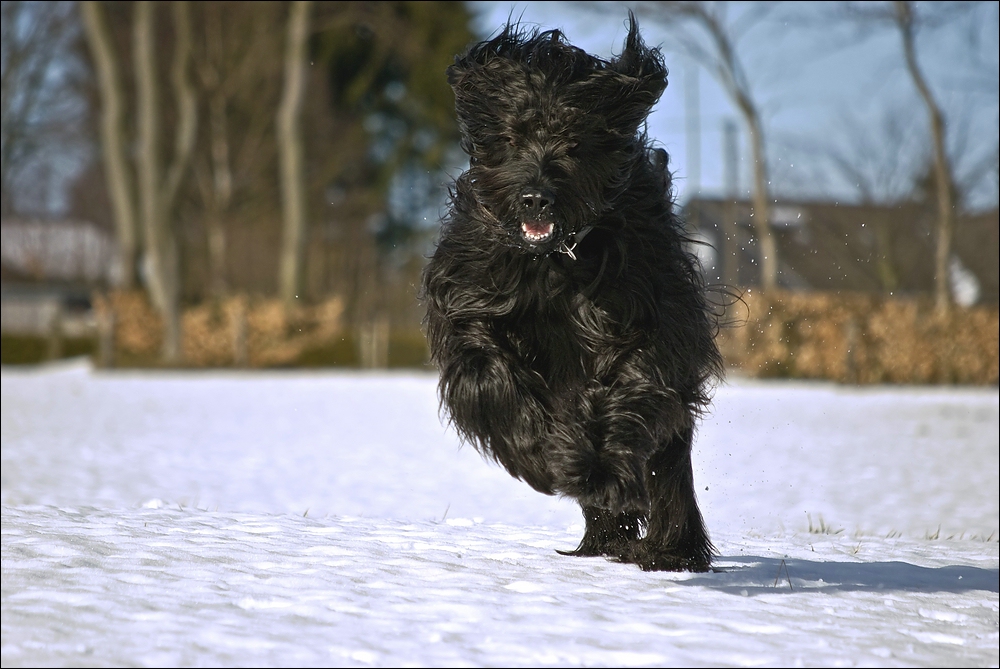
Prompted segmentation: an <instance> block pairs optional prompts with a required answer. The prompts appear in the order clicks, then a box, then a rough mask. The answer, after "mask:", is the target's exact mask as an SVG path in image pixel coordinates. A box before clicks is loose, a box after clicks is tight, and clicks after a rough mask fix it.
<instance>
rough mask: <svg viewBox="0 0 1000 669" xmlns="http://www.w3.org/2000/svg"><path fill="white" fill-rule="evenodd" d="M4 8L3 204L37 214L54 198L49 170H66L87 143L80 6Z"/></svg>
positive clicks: (0, 72) (0, 49) (0, 73)
mask: <svg viewBox="0 0 1000 669" xmlns="http://www.w3.org/2000/svg"><path fill="white" fill-rule="evenodd" d="M0 11H2V22H0V23H2V35H0V193H2V202H0V211H2V212H3V213H4V214H5V215H6V214H8V213H11V212H13V211H14V210H22V209H25V208H28V209H32V210H33V211H31V212H30V213H34V214H37V213H41V212H42V211H45V210H47V209H48V207H49V205H50V202H49V200H48V196H49V194H50V192H49V188H48V186H50V185H51V184H49V183H48V179H46V177H49V178H52V177H53V176H54V177H58V176H59V173H60V171H61V170H60V169H59V168H54V166H55V165H56V164H61V165H66V164H67V160H66V159H67V158H68V157H75V155H76V154H78V153H82V152H81V151H80V150H81V149H84V145H86V144H88V142H86V141H85V139H84V135H83V134H81V133H80V129H81V128H82V126H83V122H82V119H83V118H84V116H85V114H86V111H87V105H86V100H85V98H84V96H82V95H80V94H79V86H78V84H79V81H78V76H79V75H80V74H81V73H82V72H84V70H82V69H81V68H80V67H79V63H78V61H77V60H76V59H75V58H74V57H73V55H72V49H73V45H74V43H75V40H76V37H77V36H78V35H79V32H78V28H77V26H78V23H77V21H76V20H75V19H76V8H75V7H74V5H73V4H72V3H67V2H47V3H45V2H17V1H14V2H7V1H5V2H4V3H3V6H2V10H0ZM86 148H89V146H88V147H86ZM54 156H58V159H57V160H53V159H52V158H53V157H54ZM21 213H24V212H23V211H22V212H21Z"/></svg>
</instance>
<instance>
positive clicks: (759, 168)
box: [739, 99, 778, 290]
mask: <svg viewBox="0 0 1000 669" xmlns="http://www.w3.org/2000/svg"><path fill="white" fill-rule="evenodd" d="M739 107H740V110H741V111H742V112H743V117H744V119H745V120H746V122H747V130H748V131H749V133H750V150H751V154H752V157H753V213H752V216H753V219H752V220H753V227H754V230H755V231H756V233H757V234H756V236H757V248H758V250H759V251H760V285H761V288H762V289H763V290H773V289H774V288H777V286H778V248H777V244H776V243H775V241H774V235H773V234H772V230H771V203H770V194H769V190H768V183H767V157H766V156H765V155H764V137H763V133H764V131H763V128H762V127H761V123H760V117H759V116H758V115H757V110H756V109H755V108H754V107H753V105H752V104H751V103H750V101H749V100H746V99H744V100H742V101H741V103H740V105H739Z"/></svg>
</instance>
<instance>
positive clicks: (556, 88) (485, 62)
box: [448, 17, 667, 254]
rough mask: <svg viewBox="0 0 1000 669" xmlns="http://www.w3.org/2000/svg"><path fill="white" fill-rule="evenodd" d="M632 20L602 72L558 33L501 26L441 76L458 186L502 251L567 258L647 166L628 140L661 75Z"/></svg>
mask: <svg viewBox="0 0 1000 669" xmlns="http://www.w3.org/2000/svg"><path fill="white" fill-rule="evenodd" d="M630 18H631V23H630V29H629V34H628V37H627V38H626V40H625V45H624V48H623V50H622V53H621V55H620V56H618V57H616V58H613V59H611V60H610V61H606V60H602V59H600V58H597V57H594V56H591V55H588V54H587V53H585V52H584V51H582V50H580V49H578V48H576V47H574V46H571V45H570V44H567V43H566V42H565V40H564V38H563V36H562V35H561V33H559V32H558V31H549V32H543V33H537V32H535V33H524V32H522V31H521V30H520V29H519V28H518V26H512V25H507V26H506V28H505V29H504V31H503V32H502V33H501V34H500V35H498V36H497V37H496V38H494V39H492V40H489V41H487V42H482V43H480V44H477V45H475V46H473V47H472V48H471V49H470V50H469V52H468V53H467V54H466V55H465V56H462V57H459V58H457V59H456V61H455V64H454V65H453V66H451V67H449V68H448V81H449V83H451V86H452V88H453V90H454V91H455V108H456V111H457V115H458V121H459V126H460V129H461V132H462V147H463V148H464V149H465V151H466V152H467V153H468V154H469V156H470V170H469V173H468V174H467V177H468V182H469V183H470V184H471V186H472V188H473V190H474V192H475V196H476V198H477V199H478V200H479V204H480V205H481V206H482V207H483V208H484V209H486V210H487V211H488V212H489V214H490V216H491V217H492V218H494V219H496V221H497V223H498V225H499V226H501V227H502V228H503V234H504V235H505V237H506V239H505V240H504V241H505V242H506V243H508V244H511V245H514V246H518V247H520V248H522V249H525V250H526V251H529V252H532V253H537V254H542V253H548V252H551V251H553V250H558V249H560V248H565V246H564V244H566V243H567V241H568V240H569V239H570V238H571V237H572V236H573V235H574V234H576V233H577V232H579V231H581V230H583V229H584V228H586V227H587V226H588V225H592V224H593V223H594V221H595V220H596V219H597V217H598V216H599V215H600V214H601V213H602V212H604V211H606V210H608V209H609V208H611V207H613V206H614V203H615V200H616V198H617V197H618V196H619V195H620V194H621V193H622V192H623V190H624V188H625V187H626V185H627V184H628V182H629V179H630V172H629V170H630V166H631V165H633V164H634V163H635V161H636V160H638V159H640V158H641V159H645V158H644V157H642V156H639V153H641V152H642V151H643V148H642V147H643V143H642V142H641V141H639V140H638V138H637V135H638V133H639V132H640V131H641V129H642V128H643V126H644V122H645V119H646V116H647V115H648V114H649V111H650V109H651V108H652V106H653V105H654V104H655V103H656V101H657V100H658V99H659V97H660V94H661V93H662V92H663V90H664V88H666V85H667V81H666V75H667V71H666V68H665V67H664V66H663V61H662V59H661V57H660V53H659V51H658V50H655V49H648V48H647V47H646V46H645V45H644V44H643V42H642V40H641V38H640V37H639V32H638V26H637V25H636V22H635V19H634V17H630Z"/></svg>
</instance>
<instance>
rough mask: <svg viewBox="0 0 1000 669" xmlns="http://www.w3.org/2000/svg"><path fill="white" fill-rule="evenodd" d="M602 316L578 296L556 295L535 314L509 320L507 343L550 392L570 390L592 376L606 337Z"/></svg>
mask: <svg viewBox="0 0 1000 669" xmlns="http://www.w3.org/2000/svg"><path fill="white" fill-rule="evenodd" d="M603 320H604V319H603V315H602V314H601V313H600V310H599V309H598V308H597V307H596V306H595V305H594V304H593V303H592V302H590V301H589V300H588V299H586V298H584V297H583V296H581V295H572V294H570V295H560V296H558V297H556V298H554V299H552V300H551V301H550V302H548V303H547V304H544V305H541V307H540V308H538V309H537V310H532V311H531V312H528V313H525V314H522V315H520V316H519V317H516V318H513V319H511V320H510V321H509V322H508V323H507V324H506V328H507V332H506V335H507V339H508V341H509V342H510V343H511V344H512V347H513V349H514V351H515V353H516V354H517V355H518V357H519V358H520V359H521V361H522V362H523V363H524V364H525V365H526V366H528V367H530V368H531V369H533V370H534V371H535V372H537V373H538V374H539V375H540V376H541V377H542V378H543V379H545V380H546V383H547V384H548V385H549V386H550V389H551V390H560V388H558V387H556V386H565V389H567V390H571V389H574V388H577V387H578V386H579V385H580V384H582V383H585V382H586V381H587V380H589V379H590V378H591V377H592V376H593V374H594V367H595V365H594V362H595V359H596V357H597V356H598V355H599V351H600V350H601V348H602V343H603V340H604V339H605V336H606V333H605V332H602V328H601V324H602V323H603Z"/></svg>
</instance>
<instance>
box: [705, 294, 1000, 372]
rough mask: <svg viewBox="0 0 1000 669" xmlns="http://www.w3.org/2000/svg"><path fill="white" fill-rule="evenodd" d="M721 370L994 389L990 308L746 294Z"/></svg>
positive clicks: (999, 340) (726, 333) (993, 310)
mask: <svg viewBox="0 0 1000 669" xmlns="http://www.w3.org/2000/svg"><path fill="white" fill-rule="evenodd" d="M727 319H728V320H729V321H735V323H734V324H733V325H731V326H729V327H724V328H723V329H722V331H721V332H720V335H719V343H720V346H721V348H722V351H723V355H724V356H725V358H726V362H727V364H728V365H729V366H730V367H732V368H735V369H738V370H740V371H741V372H742V373H745V374H747V375H749V376H754V377H785V378H804V379H829V380H834V381H840V382H844V383H861V384H870V383H919V384H926V383H934V384H956V383H957V384H976V385H989V384H993V385H996V384H997V382H998V376H1000V372H998V367H1000V364H998V357H1000V356H998V349H1000V335H998V331H1000V327H998V326H1000V318H998V310H997V307H995V306H989V307H973V308H962V307H957V306H956V307H953V308H952V309H951V311H950V313H949V314H948V315H947V316H946V317H942V316H940V315H938V314H937V313H936V311H935V309H934V306H933V304H932V302H931V301H930V300H929V299H922V298H912V299H911V298H885V297H880V296H873V295H870V294H847V293H836V294H833V293H790V292H784V291H776V292H774V293H769V294H766V295H765V294H762V293H759V292H757V291H748V292H746V293H745V294H744V295H743V300H742V302H737V303H736V304H734V305H733V306H731V307H730V308H729V310H728V313H727Z"/></svg>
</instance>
